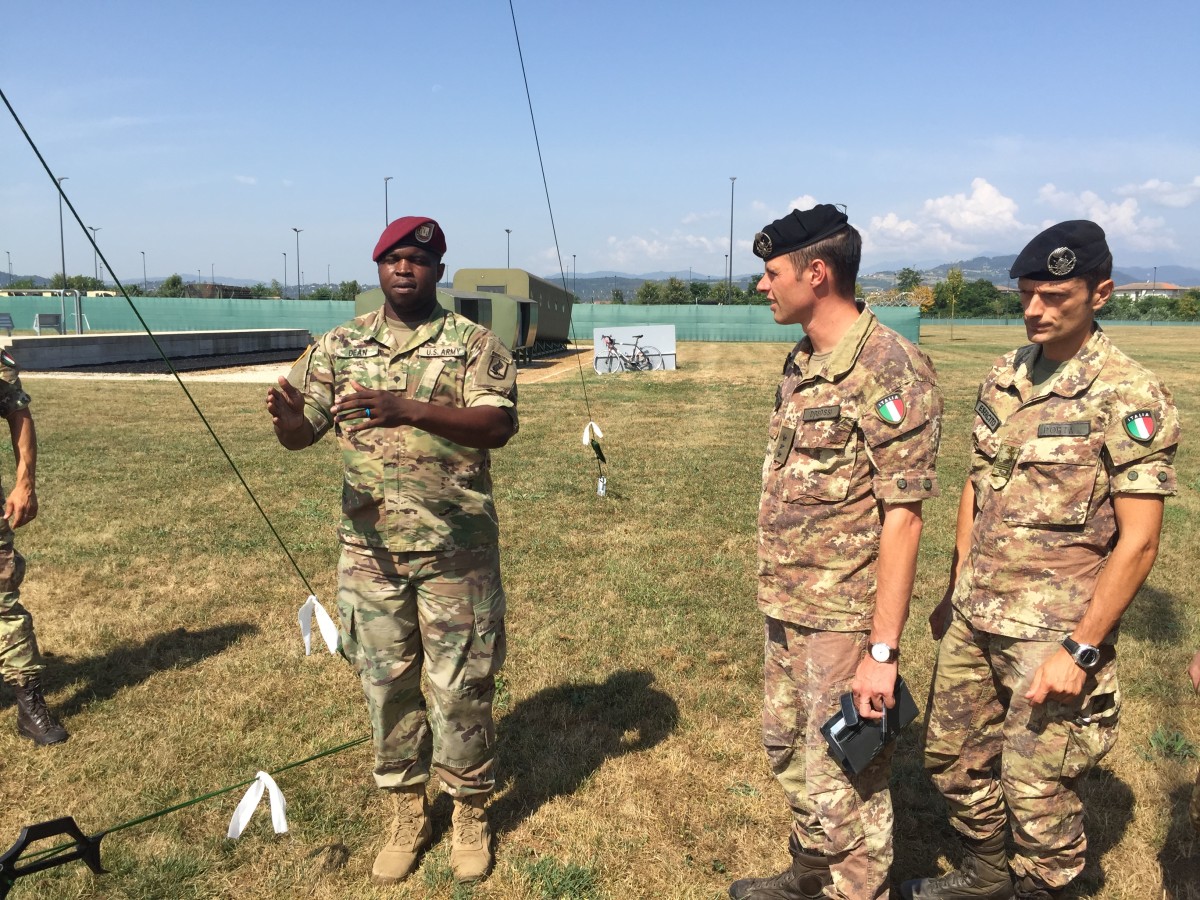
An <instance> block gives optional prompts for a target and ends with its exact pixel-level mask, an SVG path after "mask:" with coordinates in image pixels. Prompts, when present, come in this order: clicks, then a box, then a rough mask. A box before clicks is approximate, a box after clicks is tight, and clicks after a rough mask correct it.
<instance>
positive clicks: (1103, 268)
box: [1079, 253, 1113, 297]
mask: <svg viewBox="0 0 1200 900" xmlns="http://www.w3.org/2000/svg"><path fill="white" fill-rule="evenodd" d="M1112 266H1113V258H1112V253H1106V254H1104V259H1102V260H1101V261H1100V265H1098V266H1096V268H1094V269H1092V270H1091V271H1090V272H1084V273H1083V274H1082V275H1080V276H1079V277H1080V278H1082V279H1083V283H1084V284H1086V285H1087V291H1088V296H1089V297H1090V296H1091V295H1092V294H1094V293H1096V288H1098V287H1100V284H1101V283H1102V282H1105V281H1108V279H1110V278H1112Z"/></svg>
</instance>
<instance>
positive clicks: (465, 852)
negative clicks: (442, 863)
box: [450, 794, 492, 882]
mask: <svg viewBox="0 0 1200 900" xmlns="http://www.w3.org/2000/svg"><path fill="white" fill-rule="evenodd" d="M487 799H488V798H487V794H469V795H468V796H466V797H456V798H454V838H453V840H452V841H451V844H450V868H451V869H453V870H454V880H455V881H460V882H461V881H478V880H479V879H481V878H483V877H484V876H486V875H487V873H488V869H490V868H491V867H492V828H491V826H490V825H489V824H488V819H487V812H486V810H485V809H484V807H486V806H487Z"/></svg>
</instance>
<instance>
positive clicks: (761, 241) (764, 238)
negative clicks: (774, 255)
mask: <svg viewBox="0 0 1200 900" xmlns="http://www.w3.org/2000/svg"><path fill="white" fill-rule="evenodd" d="M773 249H774V245H773V244H772V243H771V238H770V236H769V235H767V233H766V232H765V231H760V232H759V233H758V234H756V235H755V236H754V253H755V255H756V256H760V257H762V258H763V259H766V258H767V257H768V256H770V255H771V251H772V250H773Z"/></svg>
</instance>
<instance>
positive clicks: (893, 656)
mask: <svg viewBox="0 0 1200 900" xmlns="http://www.w3.org/2000/svg"><path fill="white" fill-rule="evenodd" d="M868 652H869V653H870V654H871V659H873V660H875V662H877V663H890V662H895V661H896V660H898V659H899V658H900V651H899V650H898V649H896V648H895V647H889V646H888V645H887V644H885V643H884V642H883V641H877V642H876V643H874V644H872V645H871V646H870V647H869V648H868Z"/></svg>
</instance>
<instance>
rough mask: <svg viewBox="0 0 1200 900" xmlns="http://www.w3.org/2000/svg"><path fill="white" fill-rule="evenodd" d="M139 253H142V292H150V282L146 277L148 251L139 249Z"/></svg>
mask: <svg viewBox="0 0 1200 900" xmlns="http://www.w3.org/2000/svg"><path fill="white" fill-rule="evenodd" d="M138 253H140V254H142V293H143V294H149V293H150V282H149V281H148V280H147V279H146V251H145V250H139V251H138Z"/></svg>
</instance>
